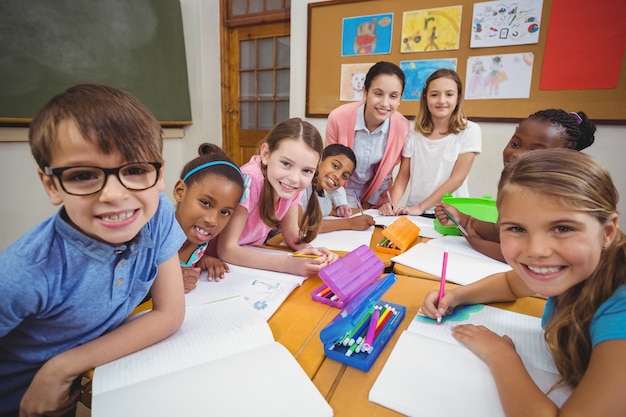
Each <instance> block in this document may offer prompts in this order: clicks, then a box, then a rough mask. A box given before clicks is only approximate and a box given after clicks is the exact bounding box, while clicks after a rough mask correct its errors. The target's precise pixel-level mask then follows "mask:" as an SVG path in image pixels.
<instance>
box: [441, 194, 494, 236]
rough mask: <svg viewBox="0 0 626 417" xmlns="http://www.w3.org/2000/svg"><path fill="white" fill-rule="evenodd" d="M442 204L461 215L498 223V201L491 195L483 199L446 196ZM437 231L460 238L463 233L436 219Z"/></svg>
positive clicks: (486, 195)
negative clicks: (454, 209)
mask: <svg viewBox="0 0 626 417" xmlns="http://www.w3.org/2000/svg"><path fill="white" fill-rule="evenodd" d="M442 202H443V203H444V204H449V205H451V206H453V207H455V208H456V209H457V210H458V211H460V212H461V213H465V214H469V215H470V216H472V217H475V218H477V219H478V220H482V221H485V222H491V223H495V222H496V221H498V209H497V208H496V200H494V199H493V198H492V197H491V195H489V194H485V195H484V196H482V198H473V197H453V196H452V194H445V195H444V196H443V199H442ZM434 222H435V230H436V231H438V232H439V233H441V234H442V235H454V236H460V235H461V232H459V229H458V228H457V227H456V226H454V225H453V226H443V225H442V224H441V223H439V220H437V219H435V220H434Z"/></svg>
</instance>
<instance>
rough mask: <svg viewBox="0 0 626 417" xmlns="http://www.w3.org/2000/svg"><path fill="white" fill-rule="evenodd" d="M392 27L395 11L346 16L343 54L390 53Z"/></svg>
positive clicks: (342, 37) (343, 31)
mask: <svg viewBox="0 0 626 417" xmlns="http://www.w3.org/2000/svg"><path fill="white" fill-rule="evenodd" d="M392 28H393V13H386V14H378V15H369V16H356V17H347V18H344V19H343V21H342V30H341V56H354V55H374V54H388V53H389V52H391V30H392Z"/></svg>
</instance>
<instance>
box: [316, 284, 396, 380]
mask: <svg viewBox="0 0 626 417" xmlns="http://www.w3.org/2000/svg"><path fill="white" fill-rule="evenodd" d="M396 281H397V278H396V276H395V275H394V274H389V275H387V276H385V277H383V278H381V279H379V280H377V281H376V282H374V283H372V284H370V285H369V286H368V287H366V288H365V289H363V291H362V292H361V293H360V294H359V295H357V296H356V297H355V298H353V299H352V300H351V301H350V302H349V303H348V304H347V305H346V307H345V308H344V309H343V310H342V311H341V313H339V314H338V315H337V316H336V317H335V318H334V319H333V321H332V322H331V323H330V324H329V325H328V326H326V327H325V328H324V329H323V330H322V331H321V332H320V339H321V340H322V343H323V344H324V352H325V354H326V356H328V357H329V358H331V359H334V360H336V361H339V362H341V363H345V364H347V365H349V366H352V367H355V368H357V369H361V370H362V371H368V370H369V369H370V368H371V367H372V365H373V364H374V362H375V361H376V359H377V358H378V356H379V355H380V353H381V351H382V350H383V348H384V347H385V345H386V344H387V342H388V341H389V339H390V338H391V336H392V335H393V333H394V332H395V331H396V329H397V328H398V326H399V325H400V323H401V322H402V319H403V318H404V315H405V312H406V307H404V306H402V305H399V304H394V303H390V302H386V301H383V300H381V299H380V297H381V296H382V295H383V294H384V293H385V292H386V291H387V290H388V289H389V288H390V287H391V285H393V284H394V283H395V282H396Z"/></svg>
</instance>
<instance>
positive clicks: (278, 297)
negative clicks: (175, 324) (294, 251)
mask: <svg viewBox="0 0 626 417" xmlns="http://www.w3.org/2000/svg"><path fill="white" fill-rule="evenodd" d="M267 252H268V253H272V252H274V253H273V254H271V255H269V256H288V255H289V253H288V252H283V251H278V250H268V251H267ZM274 254H275V255H274ZM228 267H229V269H230V272H227V273H226V274H225V275H224V279H222V280H220V281H209V280H208V279H207V273H206V271H205V272H203V273H202V274H201V275H200V278H199V279H198V282H197V284H196V288H195V289H193V290H191V291H189V292H188V293H187V294H185V304H186V305H188V306H190V305H200V304H206V303H210V302H214V301H220V300H225V299H228V298H232V297H236V296H239V297H241V298H242V299H243V300H244V301H245V302H246V303H247V304H248V305H249V306H250V307H251V308H252V309H253V310H255V311H256V312H258V313H259V314H261V315H262V316H263V317H264V318H265V320H268V319H269V318H270V317H271V316H272V314H274V312H275V311H276V310H277V309H278V307H280V305H281V304H282V303H283V302H284V301H285V299H286V298H287V297H288V296H289V294H290V293H291V292H292V291H293V290H294V289H296V288H297V287H299V286H300V285H302V282H304V280H305V279H306V277H301V276H299V275H292V274H286V273H281V272H274V271H265V270H262V269H254V268H246V267H243V266H239V265H230V264H229V265H228Z"/></svg>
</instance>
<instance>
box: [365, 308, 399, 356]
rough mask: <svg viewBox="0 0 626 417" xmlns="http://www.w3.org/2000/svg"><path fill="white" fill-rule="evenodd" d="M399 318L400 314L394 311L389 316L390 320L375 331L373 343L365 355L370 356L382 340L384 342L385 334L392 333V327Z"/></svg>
mask: <svg viewBox="0 0 626 417" xmlns="http://www.w3.org/2000/svg"><path fill="white" fill-rule="evenodd" d="M399 316H400V314H399V313H398V312H397V311H395V309H394V312H393V314H392V315H390V316H389V317H391V319H390V320H387V321H386V322H385V325H384V326H383V327H382V329H377V330H376V333H377V334H376V335H375V336H374V341H373V342H372V348H371V349H370V350H369V351H368V352H367V353H369V354H371V353H372V352H373V351H374V350H376V349H377V347H378V346H379V345H380V344H381V343H383V342H382V340H385V338H386V337H387V333H388V332H390V331H392V329H393V325H394V323H395V321H396V319H397V318H398V317H399ZM379 330H380V331H379Z"/></svg>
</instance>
